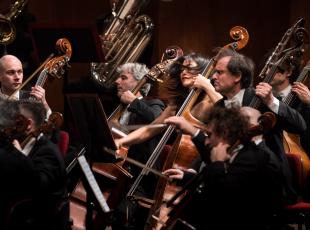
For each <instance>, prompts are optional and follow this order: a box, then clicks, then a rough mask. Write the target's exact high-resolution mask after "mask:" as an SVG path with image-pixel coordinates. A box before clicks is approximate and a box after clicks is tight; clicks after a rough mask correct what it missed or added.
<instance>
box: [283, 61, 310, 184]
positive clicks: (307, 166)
mask: <svg viewBox="0 0 310 230" xmlns="http://www.w3.org/2000/svg"><path fill="white" fill-rule="evenodd" d="M309 72H310V61H309V62H308V64H307V65H306V66H305V67H304V68H303V70H302V72H301V73H300V75H299V76H298V78H297V79H296V82H301V83H304V82H305V81H306V79H307V76H308V75H309ZM296 97H297V96H296V94H295V93H293V92H292V91H291V92H290V93H289V94H288V95H287V96H286V97H285V98H284V99H283V100H282V101H283V103H285V104H287V105H289V106H291V105H292V104H293V103H294V102H295V100H296ZM283 145H284V150H285V152H286V153H293V154H297V155H299V156H300V157H301V159H302V164H303V180H304V181H305V180H306V178H307V177H308V176H309V172H310V159H309V156H308V154H307V153H306V151H305V150H304V149H303V147H302V146H301V143H300V137H299V135H296V134H292V133H288V132H286V131H283Z"/></svg>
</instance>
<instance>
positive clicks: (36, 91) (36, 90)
mask: <svg viewBox="0 0 310 230" xmlns="http://www.w3.org/2000/svg"><path fill="white" fill-rule="evenodd" d="M30 95H32V96H34V97H35V98H36V99H37V100H38V101H41V102H42V104H43V105H44V108H45V110H46V113H47V115H46V117H47V118H48V117H49V115H51V113H52V111H51V108H50V107H49V105H48V103H47V101H46V98H45V89H44V88H42V87H41V86H39V85H36V86H34V87H31V92H30Z"/></svg>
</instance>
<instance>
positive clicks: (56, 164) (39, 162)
mask: <svg viewBox="0 0 310 230" xmlns="http://www.w3.org/2000/svg"><path fill="white" fill-rule="evenodd" d="M12 106H16V107H17V109H18V110H17V113H16V114H23V115H24V116H25V117H26V118H27V122H28V124H27V128H26V131H25V135H26V136H24V137H29V136H32V135H33V134H34V131H36V130H37V129H38V128H39V127H40V126H41V125H42V124H43V122H44V120H45V114H46V110H45V108H44V106H43V105H42V103H41V102H38V101H35V100H29V99H25V100H18V101H7V107H8V108H9V107H12ZM13 117H14V116H13ZM11 119H12V118H11ZM23 139H24V138H23ZM12 143H13V145H14V147H15V148H16V149H17V150H19V151H20V152H21V153H22V154H23V155H24V156H27V159H28V161H29V162H30V163H29V164H31V165H32V170H33V172H34V185H33V187H32V189H33V194H32V196H31V202H30V206H29V207H28V208H27V209H26V211H25V210H24V212H21V213H19V215H17V216H14V219H13V220H12V223H11V224H12V226H11V229H51V230H56V229H70V228H71V227H70V223H69V206H68V202H67V192H66V172H65V165H64V160H63V157H62V155H61V153H60V152H59V149H58V147H57V146H56V145H55V144H53V143H52V142H51V141H50V140H49V138H47V137H46V136H45V135H43V134H42V133H41V134H39V135H38V136H33V137H32V138H30V139H29V141H28V142H27V143H23V141H22V139H19V140H17V139H15V140H13V142H12ZM29 186H31V185H29ZM27 187H28V186H27Z"/></svg>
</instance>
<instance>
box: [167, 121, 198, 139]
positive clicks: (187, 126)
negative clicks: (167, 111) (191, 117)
mask: <svg viewBox="0 0 310 230" xmlns="http://www.w3.org/2000/svg"><path fill="white" fill-rule="evenodd" d="M164 123H166V124H169V125H174V126H176V128H177V129H179V130H181V131H182V132H183V133H184V134H187V135H190V136H191V137H194V136H196V135H197V133H198V132H199V129H198V128H196V127H195V126H193V125H192V124H191V123H190V122H188V121H187V120H186V119H185V118H184V117H180V116H172V117H168V118H167V119H165V120H164Z"/></svg>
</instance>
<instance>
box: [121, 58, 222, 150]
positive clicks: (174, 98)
mask: <svg viewBox="0 0 310 230" xmlns="http://www.w3.org/2000/svg"><path fill="white" fill-rule="evenodd" d="M207 62H208V61H207V59H206V58H205V57H203V56H202V55H200V54H197V53H190V54H187V55H183V56H181V57H179V58H178V59H177V60H176V61H175V63H174V64H172V65H171V67H170V69H169V76H168V78H167V79H166V80H165V83H164V84H163V85H164V87H160V88H159V95H161V96H162V97H164V98H163V100H164V101H167V107H166V108H165V110H164V111H163V113H162V114H161V115H160V116H159V117H158V118H157V119H155V120H154V122H153V123H154V124H161V123H162V122H163V121H164V119H165V118H167V117H170V116H173V115H175V114H176V112H177V110H178V107H179V106H180V105H181V104H182V103H183V101H184V100H185V98H186V96H187V94H188V92H189V90H190V88H192V87H194V85H195V87H197V88H198V87H199V88H203V89H206V90H207V91H208V93H209V94H210V95H212V97H210V99H211V100H213V102H216V101H217V100H219V99H220V98H222V96H221V95H220V94H219V93H217V92H216V91H215V90H214V88H213V86H212V85H211V83H210V80H208V79H206V80H203V79H202V78H204V77H203V76H202V75H200V74H199V72H200V71H202V70H203V68H204V67H205V66H206V65H207ZM202 85H203V86H202ZM204 99H205V98H204ZM204 99H203V100H202V101H204ZM208 100H209V98H208ZM206 104H208V105H209V106H210V103H206ZM200 105H201V104H200ZM203 105H204V104H203ZM204 108H206V106H204ZM193 109H195V107H194V108H193ZM197 111H199V114H198V115H201V116H203V115H204V113H201V110H200V109H197ZM202 111H203V110H202ZM195 115H196V114H194V116H195ZM196 116H197V115H196ZM196 116H195V117H196ZM197 119H198V120H200V119H202V118H200V119H199V116H198V117H197ZM165 129H166V128H165V127H156V128H154V127H150V126H144V127H141V128H139V129H137V130H135V131H133V132H131V133H130V134H129V135H127V136H126V137H123V138H119V139H116V140H115V143H116V145H117V147H118V148H119V147H121V146H131V145H133V144H137V143H142V142H144V141H146V140H148V139H149V138H151V137H153V136H155V135H157V134H159V133H161V132H163V131H164V130H165Z"/></svg>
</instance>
